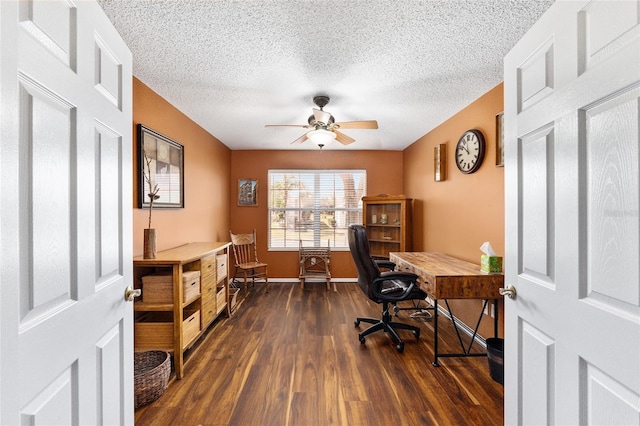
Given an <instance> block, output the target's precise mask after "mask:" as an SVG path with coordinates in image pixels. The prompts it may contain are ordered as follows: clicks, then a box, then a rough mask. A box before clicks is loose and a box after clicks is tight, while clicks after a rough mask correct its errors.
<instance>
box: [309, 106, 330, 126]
mask: <svg viewBox="0 0 640 426" xmlns="http://www.w3.org/2000/svg"><path fill="white" fill-rule="evenodd" d="M313 117H314V118H315V119H316V122H320V123H324V124H329V119H330V118H331V113H330V112H327V111H322V110H319V109H317V108H313Z"/></svg>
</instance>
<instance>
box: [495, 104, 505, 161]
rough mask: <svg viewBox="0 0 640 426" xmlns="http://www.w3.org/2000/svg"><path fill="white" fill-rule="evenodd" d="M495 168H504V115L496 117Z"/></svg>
mask: <svg viewBox="0 0 640 426" xmlns="http://www.w3.org/2000/svg"><path fill="white" fill-rule="evenodd" d="M496 166H498V167H502V166H504V113H502V112H501V113H500V114H498V115H496Z"/></svg>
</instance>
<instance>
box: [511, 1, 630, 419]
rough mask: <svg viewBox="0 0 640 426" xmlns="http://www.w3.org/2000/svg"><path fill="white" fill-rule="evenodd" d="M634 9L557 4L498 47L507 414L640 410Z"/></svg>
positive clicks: (576, 415) (605, 415) (573, 415)
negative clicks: (507, 291) (501, 60)
mask: <svg viewBox="0 0 640 426" xmlns="http://www.w3.org/2000/svg"><path fill="white" fill-rule="evenodd" d="M639 12H640V2H638V1H607V2H604V1H559V2H556V3H555V4H554V5H553V6H552V7H551V8H550V9H549V11H548V12H547V13H546V14H545V15H543V17H542V18H541V19H540V21H539V22H538V23H536V24H535V25H534V27H533V28H532V29H531V30H530V31H529V32H528V33H527V35H525V37H524V38H523V39H522V40H521V41H520V42H519V43H518V44H517V45H516V47H515V48H514V49H513V50H512V51H511V52H510V53H509V54H508V55H507V57H506V58H505V115H504V120H505V195H506V198H505V204H506V209H507V212H506V215H505V222H506V229H505V235H506V236H507V243H506V252H507V255H506V262H505V270H506V274H505V275H506V276H505V281H506V284H513V285H515V287H516V289H517V297H516V298H515V299H514V300H511V299H507V300H506V301H505V321H506V323H505V333H506V336H505V343H506V348H505V354H506V356H507V357H506V359H505V423H509V424H511V423H514V424H515V423H524V424H635V423H637V421H638V419H639V418H640V406H639V405H638V400H640V399H639V397H640V358H639V354H640V265H639V264H638V259H640V148H639V146H640V25H639V22H640V13H639ZM542 371H544V372H545V374H540V372H542Z"/></svg>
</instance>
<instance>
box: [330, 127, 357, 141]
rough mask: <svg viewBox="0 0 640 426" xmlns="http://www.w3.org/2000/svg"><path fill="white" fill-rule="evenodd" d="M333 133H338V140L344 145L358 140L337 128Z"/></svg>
mask: <svg viewBox="0 0 640 426" xmlns="http://www.w3.org/2000/svg"><path fill="white" fill-rule="evenodd" d="M333 133H335V134H336V140H337V141H338V142H340V143H341V144H342V145H349V144H351V143H354V142H355V141H356V140H355V139H353V138H352V137H349V136H347V135H345V134H344V133H342V132H339V131H337V130H333Z"/></svg>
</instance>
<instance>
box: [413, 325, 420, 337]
mask: <svg viewBox="0 0 640 426" xmlns="http://www.w3.org/2000/svg"><path fill="white" fill-rule="evenodd" d="M413 335H414V336H416V339H419V338H420V329H419V328H417V329H415V330H413Z"/></svg>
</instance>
